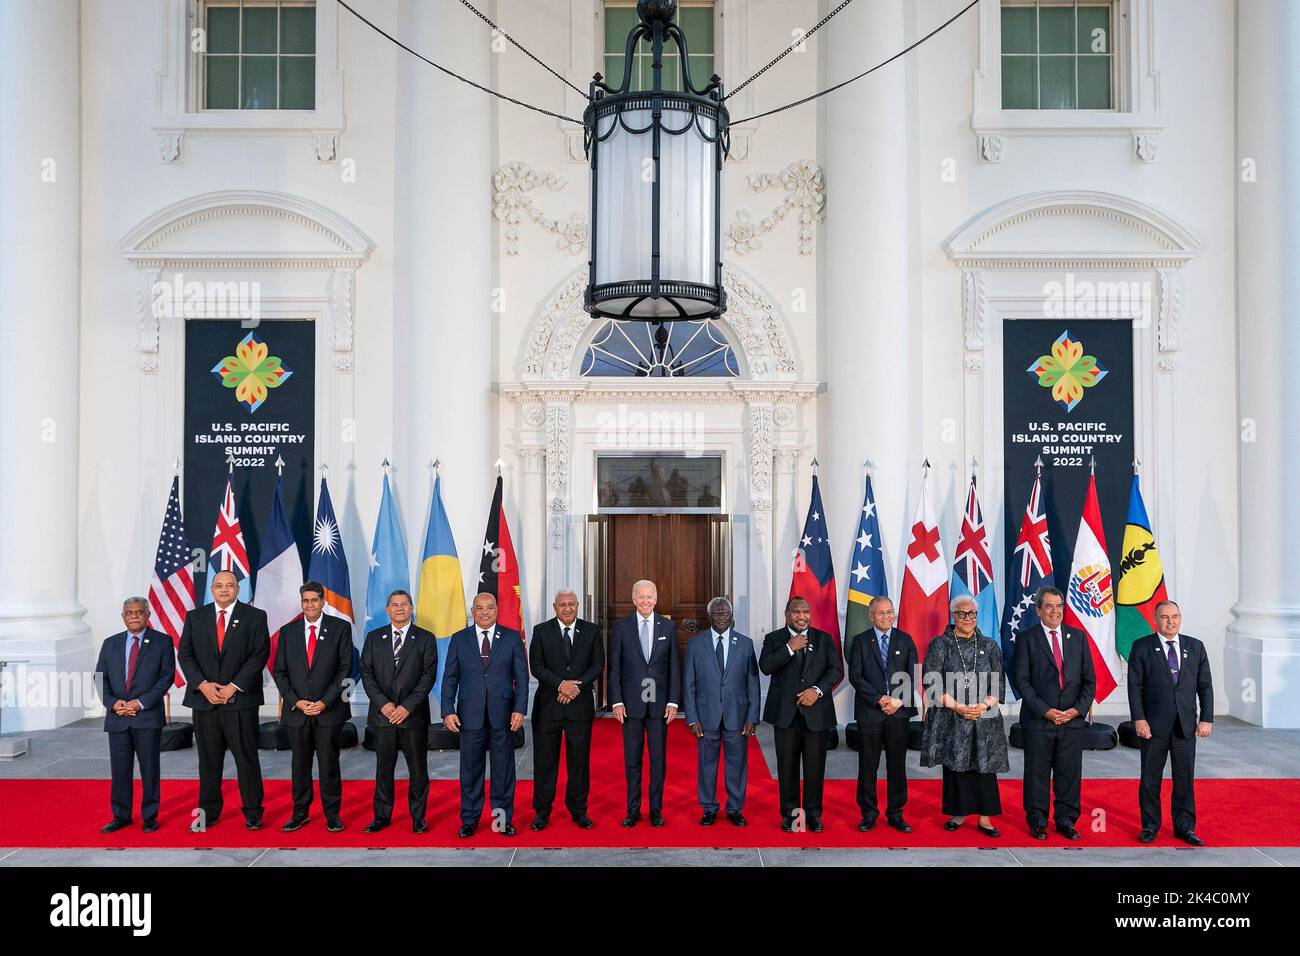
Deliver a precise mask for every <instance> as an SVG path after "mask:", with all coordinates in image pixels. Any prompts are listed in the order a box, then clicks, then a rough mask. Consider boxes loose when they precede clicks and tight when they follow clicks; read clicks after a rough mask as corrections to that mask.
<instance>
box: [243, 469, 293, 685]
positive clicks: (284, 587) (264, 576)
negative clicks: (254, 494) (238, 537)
mask: <svg viewBox="0 0 1300 956" xmlns="http://www.w3.org/2000/svg"><path fill="white" fill-rule="evenodd" d="M262 554H263V556H264V559H265V560H263V561H262V566H261V567H260V568H259V569H258V571H257V595H256V598H255V600H256V601H257V606H258V607H259V608H261V609H262V610H263V611H265V612H266V628H267V630H269V631H270V632H271V656H270V658H269V659H268V660H267V662H266V666H267V669H268V670H269V669H271V668H274V667H275V652H276V649H277V648H278V647H279V646H280V628H282V627H284V626H285V625H286V624H288V623H289V622H290V621H292V620H294V619H295V618H299V617H302V597H301V596H300V595H299V594H298V587H299V586H300V585H301V584H302V558H301V557H299V555H298V545H297V544H295V543H294V540H293V531H292V530H290V528H289V518H288V516H287V515H286V514H285V513H284V480H283V479H282V478H278V477H277V478H276V479H275V498H274V499H273V500H272V503H271V520H270V521H269V522H268V523H267V526H266V540H265V541H263V542H262Z"/></svg>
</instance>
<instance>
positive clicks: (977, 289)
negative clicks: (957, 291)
mask: <svg viewBox="0 0 1300 956" xmlns="http://www.w3.org/2000/svg"><path fill="white" fill-rule="evenodd" d="M961 283H962V309H961V315H962V333H963V335H964V336H965V339H966V350H967V351H968V352H979V351H982V350H983V348H984V328H985V325H986V324H987V322H988V307H989V300H988V293H987V292H986V291H985V288H984V276H983V275H982V274H981V273H980V272H979V270H977V269H964V270H962V274H961Z"/></svg>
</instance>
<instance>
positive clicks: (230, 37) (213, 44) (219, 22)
mask: <svg viewBox="0 0 1300 956" xmlns="http://www.w3.org/2000/svg"><path fill="white" fill-rule="evenodd" d="M208 52H209V53H238V52H239V8H238V7H208Z"/></svg>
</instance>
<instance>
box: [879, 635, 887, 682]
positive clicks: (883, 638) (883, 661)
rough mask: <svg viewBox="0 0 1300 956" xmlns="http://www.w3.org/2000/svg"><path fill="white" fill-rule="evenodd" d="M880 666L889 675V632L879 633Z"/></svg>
mask: <svg viewBox="0 0 1300 956" xmlns="http://www.w3.org/2000/svg"><path fill="white" fill-rule="evenodd" d="M880 668H881V670H883V671H884V672H885V676H886V677H888V676H889V633H888V632H886V633H884V634H882V635H880Z"/></svg>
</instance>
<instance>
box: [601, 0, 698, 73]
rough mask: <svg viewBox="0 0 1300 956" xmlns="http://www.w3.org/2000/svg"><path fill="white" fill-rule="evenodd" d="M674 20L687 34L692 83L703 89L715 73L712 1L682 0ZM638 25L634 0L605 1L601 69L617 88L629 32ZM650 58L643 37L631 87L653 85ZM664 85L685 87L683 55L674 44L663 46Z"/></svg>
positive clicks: (639, 44)
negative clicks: (602, 64)
mask: <svg viewBox="0 0 1300 956" xmlns="http://www.w3.org/2000/svg"><path fill="white" fill-rule="evenodd" d="M674 22H675V23H676V24H677V25H678V26H680V27H681V28H682V32H683V33H684V34H686V51H687V55H688V56H689V57H690V64H689V66H690V71H691V82H692V83H694V84H695V85H696V87H698V88H702V87H703V86H704V85H705V84H706V83H708V82H709V77H710V76H712V75H713V4H712V3H693V2H690V0H682V2H679V3H678V4H677V17H676V19H675V20H674ZM636 24H637V17H636V4H635V3H633V2H627V0H610V2H608V3H606V4H605V64H604V69H602V70H601V72H602V73H603V74H604V75H605V82H606V83H608V84H609V85H610V86H614V87H617V86H620V85H621V84H622V82H623V54H624V52H625V51H626V49H627V35H628V34H629V33H631V32H632V28H633V27H634V26H636ZM650 61H651V54H650V43H649V41H646V40H643V41H642V42H640V43H638V44H637V48H636V53H635V56H634V58H633V64H632V70H633V73H632V82H631V84H630V86H629V88H630V89H633V90H648V89H650V88H651V87H652V86H653V85H654V77H653V76H651V73H652V72H653V71H652V70H651V69H650ZM663 88H664V89H665V90H675V91H678V92H680V91H681V90H682V89H683V86H682V67H681V57H680V56H679V55H678V52H677V44H675V43H667V44H665V45H664V68H663Z"/></svg>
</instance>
